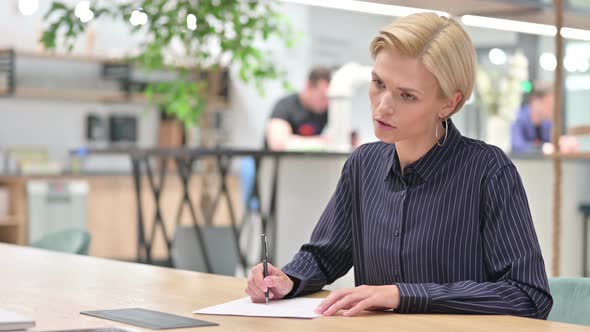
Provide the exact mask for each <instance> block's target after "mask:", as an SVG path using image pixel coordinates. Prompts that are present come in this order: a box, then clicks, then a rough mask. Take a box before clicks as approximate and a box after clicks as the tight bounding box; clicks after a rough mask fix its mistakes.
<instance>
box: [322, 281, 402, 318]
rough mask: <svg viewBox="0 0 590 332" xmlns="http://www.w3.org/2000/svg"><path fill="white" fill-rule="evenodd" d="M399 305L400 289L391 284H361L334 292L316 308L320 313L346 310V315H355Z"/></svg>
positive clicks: (325, 313)
mask: <svg viewBox="0 0 590 332" xmlns="http://www.w3.org/2000/svg"><path fill="white" fill-rule="evenodd" d="M398 305H399V289H398V288H397V286H395V285H390V286H364V285H363V286H359V287H356V288H349V289H339V290H337V291H334V292H332V293H331V294H330V295H328V297H326V298H325V299H324V301H322V303H320V305H319V306H318V307H317V308H316V309H315V312H316V313H318V314H323V315H324V316H331V315H333V314H335V313H337V312H338V311H339V310H346V311H345V312H344V313H343V315H344V316H354V315H356V314H358V313H359V312H361V311H363V310H386V309H396V308H397V306H398Z"/></svg>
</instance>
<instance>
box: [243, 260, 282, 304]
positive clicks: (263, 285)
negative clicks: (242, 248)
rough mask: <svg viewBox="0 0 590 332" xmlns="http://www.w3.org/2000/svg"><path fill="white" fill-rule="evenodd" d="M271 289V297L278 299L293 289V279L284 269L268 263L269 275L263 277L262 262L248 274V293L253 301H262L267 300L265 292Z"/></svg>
mask: <svg viewBox="0 0 590 332" xmlns="http://www.w3.org/2000/svg"><path fill="white" fill-rule="evenodd" d="M267 289H268V290H269V291H270V292H269V298H270V299H271V300H278V299H282V298H283V297H285V295H287V294H289V292H290V291H291V289H293V281H292V280H291V278H289V277H288V276H287V275H286V274H285V273H284V272H283V271H281V270H280V269H277V268H276V267H274V266H272V265H271V264H268V277H266V278H264V277H263V267H262V263H260V264H258V265H256V266H254V267H253V268H252V270H250V274H249V275H248V287H246V294H248V296H250V298H251V299H252V302H255V303H262V302H265V301H266V298H265V296H264V293H265V292H266V290H267Z"/></svg>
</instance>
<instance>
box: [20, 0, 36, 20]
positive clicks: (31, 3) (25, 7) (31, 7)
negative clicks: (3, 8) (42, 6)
mask: <svg viewBox="0 0 590 332" xmlns="http://www.w3.org/2000/svg"><path fill="white" fill-rule="evenodd" d="M37 9H39V0H18V11H19V12H20V13H21V14H23V15H24V16H31V15H33V14H35V12H37Z"/></svg>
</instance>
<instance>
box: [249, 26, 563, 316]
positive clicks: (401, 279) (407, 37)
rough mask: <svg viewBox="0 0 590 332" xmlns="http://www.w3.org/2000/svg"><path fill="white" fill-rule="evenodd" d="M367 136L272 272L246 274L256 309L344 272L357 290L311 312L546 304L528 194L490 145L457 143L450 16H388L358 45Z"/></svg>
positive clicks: (461, 96) (461, 56)
mask: <svg viewBox="0 0 590 332" xmlns="http://www.w3.org/2000/svg"><path fill="white" fill-rule="evenodd" d="M370 50H371V55H372V57H373V59H374V67H373V74H372V75H373V78H372V84H371V87H370V90H369V98H370V101H371V109H372V116H373V123H374V130H375V135H376V136H377V137H378V138H379V140H380V142H376V143H370V144H365V145H363V146H361V147H359V148H358V149H357V150H356V151H355V152H354V153H353V154H352V155H351V156H350V158H349V159H348V161H347V162H346V164H345V165H344V168H343V171H342V176H341V178H340V181H339V183H338V186H337V188H336V192H335V193H334V196H333V197H332V199H331V200H330V202H329V203H328V206H327V207H326V210H325V211H324V213H323V214H322V216H321V218H320V220H319V223H318V224H317V226H316V228H315V230H314V232H313V234H312V237H311V241H310V243H308V244H305V245H304V246H302V247H301V250H300V251H299V252H298V253H297V254H296V255H295V257H294V258H293V260H292V261H291V262H290V263H289V264H287V265H286V266H285V267H284V268H283V269H282V270H280V269H277V268H275V267H272V266H271V267H269V276H268V277H266V278H263V277H262V275H263V273H262V267H261V266H260V265H258V266H255V267H254V268H253V269H252V270H251V272H250V275H249V278H248V286H247V289H246V293H247V294H248V295H249V296H250V297H251V299H252V300H253V301H255V302H263V301H264V300H265V292H266V291H267V290H269V292H270V298H271V300H273V299H280V298H284V297H293V296H299V295H303V294H308V293H311V292H315V291H318V290H320V289H322V287H323V286H324V285H325V284H329V283H331V282H333V281H335V280H336V279H338V278H339V277H341V276H343V275H344V274H345V273H346V272H347V271H348V270H349V269H350V268H351V267H353V266H354V274H355V283H356V285H357V287H356V288H352V289H341V290H337V291H334V292H332V293H331V294H330V295H329V296H328V297H327V298H326V299H325V300H324V301H323V302H322V303H321V304H320V305H319V307H318V308H317V309H316V312H318V313H320V314H323V315H328V316H329V315H334V314H336V313H337V312H339V311H340V310H344V311H343V312H342V314H343V315H345V316H352V315H355V314H358V313H359V312H361V311H363V310H385V309H394V310H395V311H396V312H400V313H427V312H430V313H469V314H471V313H473V314H507V315H518V316H526V317H533V318H540V319H545V318H546V317H547V315H548V314H549V311H550V309H551V306H552V298H551V295H550V294H549V289H548V286H547V275H546V272H545V266H544V262H543V257H542V256H541V250H540V247H539V243H538V240H537V236H536V234H535V230H534V227H533V223H532V220H531V214H530V210H529V207H528V203H527V197H526V194H525V191H524V189H523V185H522V182H521V179H520V176H519V175H518V172H517V170H516V168H515V167H514V164H513V163H512V162H511V161H510V159H509V158H508V157H507V156H506V155H505V154H504V153H503V152H502V151H501V150H500V149H498V148H497V147H494V146H490V145H487V144H485V143H484V142H481V141H476V140H472V139H469V138H466V137H463V136H462V135H461V134H460V133H459V131H458V130H457V129H456V128H455V126H454V125H453V123H452V121H451V120H450V118H451V116H452V115H453V114H454V113H456V112H457V111H459V110H460V109H461V107H462V106H463V104H464V102H465V100H467V99H468V98H469V96H470V95H471V92H472V89H473V84H474V80H475V67H476V63H475V54H474V53H475V52H474V48H473V45H472V43H471V41H470V39H469V37H468V35H467V34H466V33H465V31H464V30H463V29H462V28H461V26H460V25H459V24H458V23H457V22H455V21H454V20H453V19H449V18H445V17H439V16H437V15H436V14H416V15H411V16H408V17H404V18H400V19H398V20H396V21H394V22H393V23H392V24H391V25H389V26H387V27H385V28H384V29H383V30H382V31H381V32H380V33H379V34H378V35H377V36H376V37H375V38H374V40H373V41H372V43H371V47H370Z"/></svg>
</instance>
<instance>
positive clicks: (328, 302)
mask: <svg viewBox="0 0 590 332" xmlns="http://www.w3.org/2000/svg"><path fill="white" fill-rule="evenodd" d="M352 291H353V289H339V290H336V291H333V292H332V293H330V295H328V296H327V297H326V298H325V299H324V300H323V301H322V302H321V303H320V304H319V305H318V306H317V307H316V309H315V312H316V313H318V314H323V313H324V311H326V309H328V308H330V307H331V306H332V305H333V304H334V303H336V302H337V301H339V300H340V299H341V298H343V297H344V296H346V295H348V294H350V293H351V292H352Z"/></svg>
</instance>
